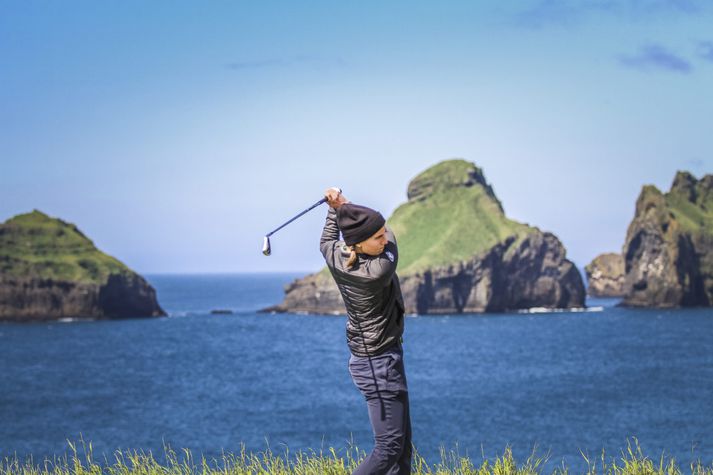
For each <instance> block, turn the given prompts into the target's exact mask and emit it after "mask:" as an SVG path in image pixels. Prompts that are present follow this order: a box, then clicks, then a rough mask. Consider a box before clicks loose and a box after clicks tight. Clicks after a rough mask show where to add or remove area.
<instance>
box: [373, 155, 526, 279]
mask: <svg viewBox="0 0 713 475" xmlns="http://www.w3.org/2000/svg"><path fill="white" fill-rule="evenodd" d="M469 172H470V173H472V174H473V175H475V176H478V177H480V178H479V179H478V180H481V181H476V183H474V184H472V185H471V186H457V184H459V183H463V182H464V181H465V179H466V178H467V177H468V176H469V175H468V174H469ZM422 182H423V184H422V185H421V184H419V183H422ZM414 188H415V189H419V190H427V191H423V192H422V193H423V194H424V195H425V196H427V198H426V199H423V200H419V199H416V200H409V201H408V202H406V203H404V204H402V205H401V206H399V207H398V208H397V209H396V210H395V211H394V213H393V215H392V216H391V217H390V218H389V219H388V220H387V223H388V224H389V226H391V227H392V229H393V230H394V233H395V234H396V238H397V240H398V243H399V252H400V256H399V274H400V275H407V274H411V273H416V272H419V271H423V270H425V269H428V268H432V267H438V266H445V265H450V264H453V263H457V262H458V261H463V260H467V259H471V258H472V257H473V256H475V255H477V254H479V253H481V252H483V251H486V250H488V249H490V248H492V247H493V246H495V245H496V244H498V243H500V242H503V241H505V240H506V239H507V238H508V237H510V236H514V237H516V238H517V239H518V240H519V239H522V238H523V237H524V236H525V235H526V234H528V233H531V232H536V231H537V230H536V229H535V228H531V227H530V226H527V225H525V224H522V223H518V222H516V221H513V220H511V219H508V218H507V217H506V216H505V214H504V213H503V210H502V207H501V204H500V202H499V201H498V199H497V197H496V196H495V194H494V192H493V190H492V188H491V187H490V185H487V183H486V182H485V178H484V177H483V176H482V170H480V169H479V168H477V167H476V166H475V165H474V164H472V163H468V162H465V161H462V160H449V161H445V162H441V163H439V164H437V165H434V166H433V167H431V168H429V169H428V170H426V171H425V172H423V173H422V174H420V175H419V176H417V177H416V178H414V179H413V180H412V181H411V184H409V190H412V189H414Z"/></svg>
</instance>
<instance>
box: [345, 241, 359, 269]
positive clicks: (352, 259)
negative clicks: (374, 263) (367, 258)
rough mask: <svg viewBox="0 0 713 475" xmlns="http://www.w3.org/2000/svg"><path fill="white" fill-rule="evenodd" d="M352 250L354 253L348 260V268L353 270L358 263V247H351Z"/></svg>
mask: <svg viewBox="0 0 713 475" xmlns="http://www.w3.org/2000/svg"><path fill="white" fill-rule="evenodd" d="M350 249H351V251H352V253H351V254H350V255H349V260H347V267H349V268H350V269H351V268H352V267H354V265H355V264H356V263H357V252H356V246H351V247H350Z"/></svg>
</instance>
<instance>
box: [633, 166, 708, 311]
mask: <svg viewBox="0 0 713 475" xmlns="http://www.w3.org/2000/svg"><path fill="white" fill-rule="evenodd" d="M623 254H624V259H625V272H626V277H625V285H626V287H627V289H628V293H627V295H626V297H625V299H624V301H623V302H622V303H623V304H624V305H628V306H636V307H678V306H710V305H711V302H713V175H706V176H704V177H703V178H702V179H701V180H697V179H696V178H695V177H694V176H693V175H691V174H690V173H688V172H678V173H677V174H676V177H675V179H674V180H673V184H672V185H671V189H670V190H669V192H668V193H665V194H664V193H661V192H660V191H659V190H658V189H657V188H656V187H655V186H651V185H648V186H645V187H644V188H643V189H642V191H641V194H640V195H639V198H638V199H637V202H636V214H635V216H634V219H633V221H632V222H631V224H630V225H629V229H628V230H627V233H626V243H625V245H624V252H623Z"/></svg>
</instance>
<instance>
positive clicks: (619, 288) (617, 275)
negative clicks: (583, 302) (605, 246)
mask: <svg viewBox="0 0 713 475" xmlns="http://www.w3.org/2000/svg"><path fill="white" fill-rule="evenodd" d="M584 271H585V272H586V273H587V282H588V284H589V286H588V288H587V293H588V294H589V295H591V296H592V297H623V296H624V294H625V293H626V290H625V288H624V258H623V257H622V256H621V254H616V253H613V252H610V253H606V254H600V255H598V256H597V257H595V258H594V259H593V260H592V262H590V263H589V264H587V266H586V267H585V268H584Z"/></svg>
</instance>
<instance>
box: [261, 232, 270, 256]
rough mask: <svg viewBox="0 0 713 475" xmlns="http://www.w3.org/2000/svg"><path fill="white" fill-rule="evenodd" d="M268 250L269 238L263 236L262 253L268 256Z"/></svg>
mask: <svg viewBox="0 0 713 475" xmlns="http://www.w3.org/2000/svg"><path fill="white" fill-rule="evenodd" d="M270 252H272V250H271V249H270V238H269V237H267V236H265V239H264V240H263V241H262V253H263V254H265V255H266V256H269V255H270Z"/></svg>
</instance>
